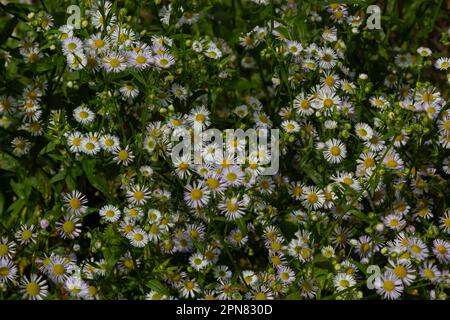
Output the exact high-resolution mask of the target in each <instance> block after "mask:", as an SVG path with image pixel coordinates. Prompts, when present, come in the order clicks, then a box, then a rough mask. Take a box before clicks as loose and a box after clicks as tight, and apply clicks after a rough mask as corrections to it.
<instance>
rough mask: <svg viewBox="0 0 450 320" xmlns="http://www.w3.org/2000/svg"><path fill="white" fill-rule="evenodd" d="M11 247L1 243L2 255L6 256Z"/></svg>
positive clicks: (0, 255) (0, 251) (0, 252)
mask: <svg viewBox="0 0 450 320" xmlns="http://www.w3.org/2000/svg"><path fill="white" fill-rule="evenodd" d="M8 251H9V248H8V246H7V245H6V244H3V243H1V244H0V257H3V256H6V254H7V253H8Z"/></svg>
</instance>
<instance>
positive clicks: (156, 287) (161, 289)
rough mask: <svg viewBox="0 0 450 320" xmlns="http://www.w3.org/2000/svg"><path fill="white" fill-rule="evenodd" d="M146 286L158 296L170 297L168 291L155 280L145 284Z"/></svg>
mask: <svg viewBox="0 0 450 320" xmlns="http://www.w3.org/2000/svg"><path fill="white" fill-rule="evenodd" d="M146 286H147V287H148V288H150V289H152V290H155V291H156V292H158V293H160V294H165V295H170V292H169V289H167V287H166V286H165V285H163V284H162V283H161V282H159V281H158V280H156V279H153V280H150V281H149V282H147V284H146Z"/></svg>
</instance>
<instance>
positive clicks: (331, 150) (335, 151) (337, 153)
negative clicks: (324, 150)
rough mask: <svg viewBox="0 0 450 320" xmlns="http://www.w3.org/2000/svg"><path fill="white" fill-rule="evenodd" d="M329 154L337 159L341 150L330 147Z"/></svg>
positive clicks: (336, 147)
mask: <svg viewBox="0 0 450 320" xmlns="http://www.w3.org/2000/svg"><path fill="white" fill-rule="evenodd" d="M330 153H331V155H332V156H333V157H337V156H339V155H340V154H341V148H339V147H338V146H332V147H331V148H330Z"/></svg>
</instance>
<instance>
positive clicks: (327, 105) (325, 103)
mask: <svg viewBox="0 0 450 320" xmlns="http://www.w3.org/2000/svg"><path fill="white" fill-rule="evenodd" d="M333 105H334V102H333V100H332V99H330V98H326V99H325V100H323V106H324V107H325V108H331V107H332V106H333Z"/></svg>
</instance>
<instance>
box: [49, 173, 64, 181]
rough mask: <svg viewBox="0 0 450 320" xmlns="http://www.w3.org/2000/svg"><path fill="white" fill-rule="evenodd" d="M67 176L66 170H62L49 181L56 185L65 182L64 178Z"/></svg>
mask: <svg viewBox="0 0 450 320" xmlns="http://www.w3.org/2000/svg"><path fill="white" fill-rule="evenodd" d="M66 175H67V171H66V170H62V171H60V172H58V173H57V174H55V175H54V176H53V177H52V178H51V179H50V180H49V182H50V183H55V182H58V181H61V180H64V178H65V177H66Z"/></svg>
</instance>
